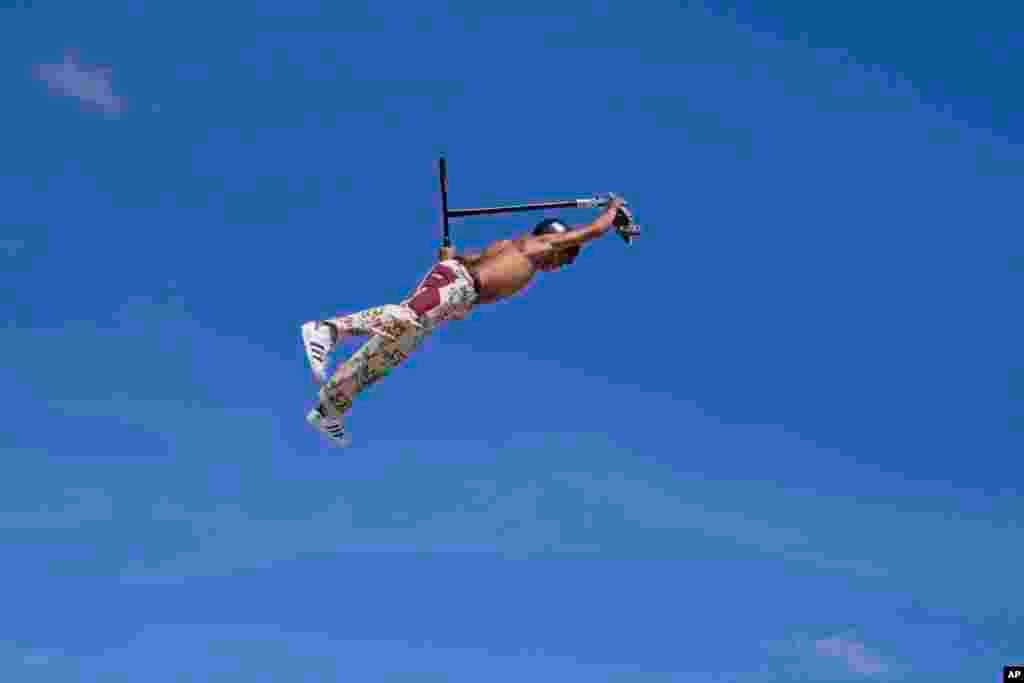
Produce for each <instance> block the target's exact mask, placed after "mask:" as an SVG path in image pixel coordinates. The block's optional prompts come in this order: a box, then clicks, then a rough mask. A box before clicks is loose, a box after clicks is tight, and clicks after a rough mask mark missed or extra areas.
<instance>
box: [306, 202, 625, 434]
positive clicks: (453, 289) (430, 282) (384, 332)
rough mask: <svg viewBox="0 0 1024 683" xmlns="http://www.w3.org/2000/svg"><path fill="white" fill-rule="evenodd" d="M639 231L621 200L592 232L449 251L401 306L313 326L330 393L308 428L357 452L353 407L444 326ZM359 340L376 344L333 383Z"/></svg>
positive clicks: (555, 226) (317, 359) (552, 230)
mask: <svg viewBox="0 0 1024 683" xmlns="http://www.w3.org/2000/svg"><path fill="white" fill-rule="evenodd" d="M631 226H632V216H631V215H630V213H629V211H628V209H626V208H625V201H624V200H622V199H621V198H618V197H615V198H613V199H612V200H611V201H610V202H609V204H608V206H607V207H606V208H605V209H604V211H603V212H602V213H601V215H600V216H598V217H597V219H596V220H595V221H594V222H592V223H590V224H589V225H586V226H584V227H580V228H576V229H570V228H568V227H566V226H565V225H564V224H563V223H562V222H561V221H558V220H553V219H551V220H545V221H542V222H541V223H539V224H538V225H537V227H535V228H534V229H533V231H532V232H531V233H529V234H526V235H522V236H520V237H518V238H516V239H513V240H499V241H497V242H494V243H493V244H491V245H490V246H488V247H487V248H486V249H485V250H484V251H483V252H482V253H480V254H476V255H468V254H467V255H456V253H455V249H454V248H452V247H442V249H441V253H440V261H439V263H437V265H435V266H434V267H433V269H432V270H431V271H430V272H429V273H427V275H426V277H424V278H423V280H422V281H420V284H419V285H418V286H417V287H416V289H415V291H413V293H412V294H411V296H409V298H407V299H406V300H405V301H402V302H401V303H400V304H393V305H385V306H378V307H376V308H370V309H367V310H365V311H360V312H358V313H353V314H351V315H346V316H342V317H338V318H334V319H332V320H314V321H310V322H307V323H305V324H304V325H303V326H302V340H303V345H304V346H305V349H306V357H307V358H308V359H309V364H310V367H311V368H312V369H313V375H314V377H315V378H316V380H317V382H319V383H320V384H321V385H322V386H321V388H320V393H319V396H318V399H319V401H318V404H317V405H316V407H314V408H313V409H312V410H310V412H309V414H308V415H307V416H306V420H307V421H308V422H309V424H310V425H312V426H313V427H315V428H316V429H318V430H319V431H320V432H321V433H322V434H323V435H324V436H326V437H327V440H328V442H329V443H331V444H332V445H334V446H339V447H346V446H348V445H350V444H351V434H350V432H349V431H348V430H347V429H346V427H345V424H344V416H345V414H346V413H347V412H348V411H349V410H350V409H351V408H352V400H353V399H354V398H355V397H356V395H357V394H359V393H360V392H361V391H363V390H364V389H366V388H367V387H369V386H370V385H372V384H373V383H375V382H377V381H378V380H379V379H381V378H382V377H384V376H385V375H387V374H388V373H390V372H391V370H392V369H394V368H396V367H398V366H399V365H400V364H401V363H402V362H403V361H405V359H406V358H408V357H409V354H411V353H412V352H413V351H415V350H416V349H417V348H418V347H419V346H420V345H421V344H422V342H423V340H424V339H425V338H426V336H427V335H428V334H429V333H430V332H431V331H432V330H433V329H435V328H436V327H437V326H438V325H440V324H441V323H442V322H445V321H447V320H461V319H463V318H465V317H466V316H467V315H468V314H469V312H470V311H471V310H472V309H473V307H475V306H477V305H480V304H489V303H494V302H495V301H500V300H501V299H506V298H508V297H510V296H512V295H514V294H516V293H518V292H520V291H521V290H522V289H523V288H524V287H526V285H527V284H529V283H530V281H531V280H532V279H533V276H534V275H536V274H537V272H539V271H543V272H552V271H555V270H558V269H560V268H563V267H565V266H567V265H569V264H571V263H572V262H573V261H574V260H575V259H576V256H577V255H578V254H579V251H580V248H581V247H582V246H583V245H584V244H586V243H587V242H590V241H591V240H594V239H597V238H598V237H601V236H603V235H606V234H608V233H609V232H611V231H612V228H613V227H619V228H620V229H625V230H627V231H628V230H629V229H630V228H631ZM353 336H368V337H370V340H369V341H367V342H366V343H365V344H363V346H362V347H361V348H360V349H359V350H358V351H356V352H355V353H354V354H352V356H350V357H349V358H348V359H347V360H346V361H345V362H344V363H342V364H341V366H340V367H339V368H338V369H337V370H336V371H335V373H334V375H333V376H332V377H331V379H330V381H326V379H327V378H326V368H327V358H328V356H329V355H330V353H331V352H332V351H333V350H334V349H335V348H336V347H337V345H338V343H339V342H341V341H343V340H345V339H347V338H349V337H353Z"/></svg>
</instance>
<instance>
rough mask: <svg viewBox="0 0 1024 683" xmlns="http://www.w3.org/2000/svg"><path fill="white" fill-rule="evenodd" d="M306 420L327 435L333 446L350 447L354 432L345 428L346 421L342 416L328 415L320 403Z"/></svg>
mask: <svg viewBox="0 0 1024 683" xmlns="http://www.w3.org/2000/svg"><path fill="white" fill-rule="evenodd" d="M306 422H308V423H309V424H310V425H311V426H312V427H313V428H314V429H316V430H317V431H319V432H320V433H321V434H323V435H324V436H325V437H327V441H328V442H329V443H330V444H331V445H332V446H334V447H336V448H348V447H349V446H351V445H352V434H351V433H350V432H349V431H348V430H347V429H345V423H344V421H343V420H342V419H341V418H340V417H334V416H332V415H326V414H325V411H323V410H322V409H321V407H320V405H319V404H318V405H317V407H316V408H313V409H312V410H310V411H309V414H308V415H306Z"/></svg>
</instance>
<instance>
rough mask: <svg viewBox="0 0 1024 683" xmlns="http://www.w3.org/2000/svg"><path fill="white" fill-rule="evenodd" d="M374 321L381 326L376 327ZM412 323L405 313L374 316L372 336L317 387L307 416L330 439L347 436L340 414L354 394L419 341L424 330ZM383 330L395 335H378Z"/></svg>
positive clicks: (395, 364)
mask: <svg viewBox="0 0 1024 683" xmlns="http://www.w3.org/2000/svg"><path fill="white" fill-rule="evenodd" d="M394 308H396V309H399V308H401V307H398V306H396V307H394ZM391 313H396V311H391ZM377 323H381V325H382V326H381V327H378V326H377ZM413 323H414V319H408V318H407V316H405V314H401V317H393V316H388V315H387V312H385V313H384V314H382V315H380V316H376V317H375V322H374V327H373V329H372V330H371V331H372V334H373V338H372V339H370V340H369V341H368V342H366V343H365V344H363V345H362V346H361V347H360V348H359V349H358V350H357V351H356V352H355V353H354V354H352V355H351V356H350V357H349V358H348V359H347V360H346V361H345V362H344V363H342V364H341V366H340V367H339V368H338V369H337V370H336V371H335V373H334V375H333V376H332V377H331V379H330V381H329V382H327V383H326V384H325V385H324V386H323V387H322V388H321V389H320V392H319V395H318V398H319V404H318V405H317V407H315V408H314V409H313V410H312V411H311V412H310V415H309V416H308V419H309V421H310V423H311V424H313V425H314V426H315V427H317V428H318V429H320V431H322V432H324V434H325V435H327V437H328V438H329V439H330V440H331V441H332V442H335V443H337V444H338V445H342V444H341V440H342V439H347V438H348V435H347V433H346V432H345V429H344V424H343V418H344V416H345V415H346V414H347V413H348V412H349V410H351V408H352V401H353V400H354V399H355V397H356V396H357V395H359V394H360V393H362V392H363V391H365V390H366V389H367V388H369V387H370V386H372V385H373V384H376V383H377V382H378V381H380V380H381V379H382V378H383V377H385V376H387V375H388V374H389V373H390V372H391V371H392V370H393V369H395V368H397V367H398V366H399V365H401V364H402V363H403V362H405V360H406V359H407V358H408V357H409V355H410V354H411V353H412V352H413V351H415V350H416V349H417V348H419V346H420V345H421V344H422V343H423V340H424V338H425V337H426V334H427V330H425V329H424V328H423V327H421V326H419V325H418V324H413ZM383 330H387V331H388V332H390V333H394V335H395V336H391V335H390V334H389V336H387V337H385V336H382V334H381V332H382V331H383Z"/></svg>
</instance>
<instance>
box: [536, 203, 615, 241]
mask: <svg viewBox="0 0 1024 683" xmlns="http://www.w3.org/2000/svg"><path fill="white" fill-rule="evenodd" d="M625 203H626V202H625V200H623V199H622V198H621V197H616V198H615V199H613V200H612V201H611V203H610V204H608V207H607V208H606V209H605V210H604V211H602V212H601V215H600V216H598V217H597V219H596V220H595V221H594V222H593V223H591V224H589V225H586V226H584V227H582V228H576V229H575V230H570V231H569V232H563V233H554V234H551V235H543V236H542V237H541V239H543V240H544V241H545V242H547V243H548V244H550V245H551V246H552V247H554V248H555V249H567V248H569V247H575V246H579V245H582V244H586V243H587V242H590V241H591V240H595V239H597V238H598V237H601V236H603V235H605V234H607V233H608V231H609V230H611V229H612V226H613V225H614V224H615V216H616V215H618V213H619V209H620V208H621V207H622V206H623V205H625Z"/></svg>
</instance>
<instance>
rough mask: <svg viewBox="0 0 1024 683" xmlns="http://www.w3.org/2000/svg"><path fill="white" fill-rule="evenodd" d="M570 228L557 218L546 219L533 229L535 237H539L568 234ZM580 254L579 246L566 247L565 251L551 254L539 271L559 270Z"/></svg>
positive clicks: (561, 250)
mask: <svg viewBox="0 0 1024 683" xmlns="http://www.w3.org/2000/svg"><path fill="white" fill-rule="evenodd" d="M569 230H570V228H569V226H567V225H566V224H565V223H563V222H562V221H560V220H558V219H557V218H548V219H547V220H543V221H541V222H540V223H538V224H537V226H536V227H535V228H534V229H533V234H534V235H535V236H538V237H539V236H540V235H552V234H557V233H562V232H569ZM579 253H580V247H579V245H577V246H573V247H568V248H566V249H560V250H558V251H556V252H555V253H554V254H552V256H551V258H550V259H547V260H546V262H545V263H544V264H543V265H542V266H541V270H546V271H552V270H557V269H559V268H562V267H565V266H568V265H570V264H572V262H573V261H575V260H576V256H577V255H578V254H579Z"/></svg>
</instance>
